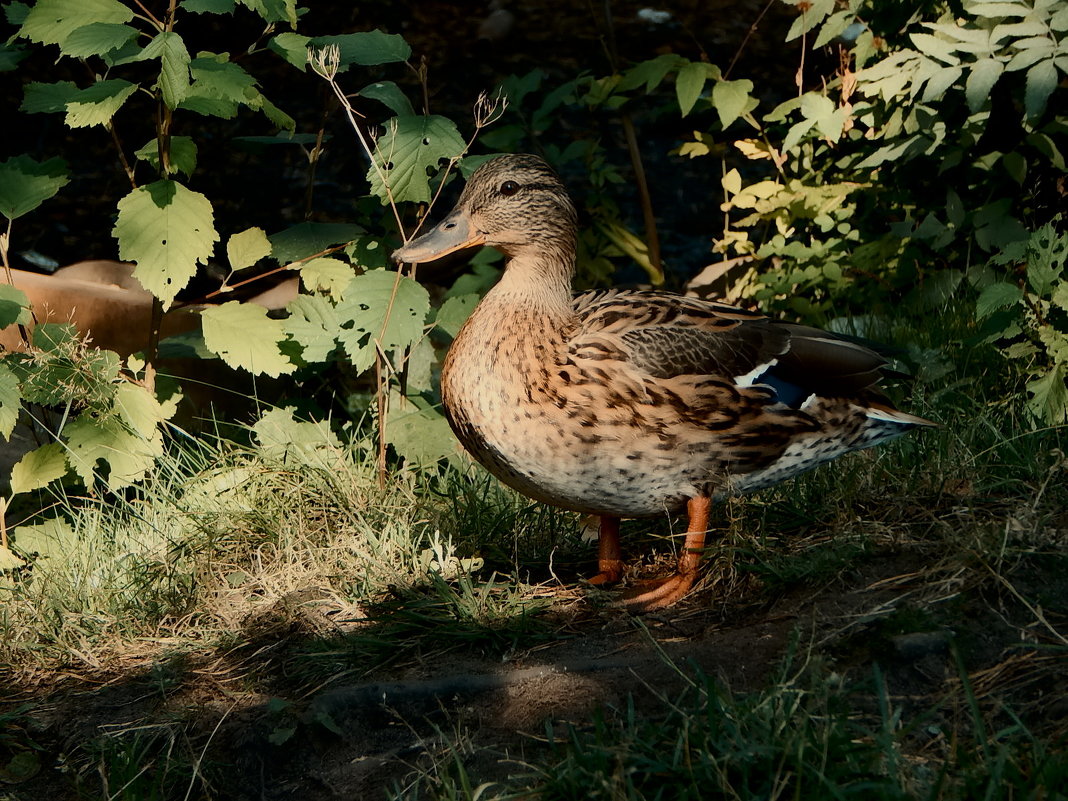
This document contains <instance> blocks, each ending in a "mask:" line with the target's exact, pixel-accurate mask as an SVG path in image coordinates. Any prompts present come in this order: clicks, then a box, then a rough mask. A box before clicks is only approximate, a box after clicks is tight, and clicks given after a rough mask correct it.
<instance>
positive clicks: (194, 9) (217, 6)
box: [182, 0, 235, 14]
mask: <svg viewBox="0 0 1068 801" xmlns="http://www.w3.org/2000/svg"><path fill="white" fill-rule="evenodd" d="M234 5H235V4H234V0H182V8H184V9H185V10H186V11H189V12H191V13H193V14H232V13H234Z"/></svg>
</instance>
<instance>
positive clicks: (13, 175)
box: [0, 156, 70, 220]
mask: <svg viewBox="0 0 1068 801" xmlns="http://www.w3.org/2000/svg"><path fill="white" fill-rule="evenodd" d="M69 180H70V178H68V171H67V162H65V161H63V159H60V158H53V159H49V160H48V161H45V162H38V161H34V160H33V159H32V158H30V157H29V156H12V157H11V158H9V159H7V160H6V161H0V214H3V215H4V216H5V217H7V218H8V219H9V220H16V219H18V218H19V217H21V216H22V215H23V214H27V213H29V212H31V211H33V210H34V209H36V208H37V207H38V206H40V205H41V204H42V203H44V202H45V201H46V200H48V199H49V198H50V197H52V196H53V195H55V194H56V192H58V191H59V190H60V189H62V188H63V187H64V186H66V185H67V182H68V181H69Z"/></svg>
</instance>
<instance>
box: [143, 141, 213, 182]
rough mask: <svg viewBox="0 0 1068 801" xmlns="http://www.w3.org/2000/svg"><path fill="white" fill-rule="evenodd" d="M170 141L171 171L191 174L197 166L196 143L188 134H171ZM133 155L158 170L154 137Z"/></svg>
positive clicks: (157, 146) (156, 147)
mask: <svg viewBox="0 0 1068 801" xmlns="http://www.w3.org/2000/svg"><path fill="white" fill-rule="evenodd" d="M170 141H171V157H170V163H171V172H172V173H175V172H181V173H185V174H186V175H192V174H193V171H194V170H196V168H197V152H198V151H197V143H196V142H194V141H193V139H192V138H191V137H188V136H172V137H171V140H170ZM134 156H136V157H137V158H139V159H141V160H142V161H147V162H148V163H149V164H151V165H152V168H153V169H154V170H156V171H157V172H158V171H159V144H158V143H157V142H156V140H155V139H153V140H152V141H150V142H149V143H148V144H146V145H145V146H144V147H142V148H141V149H140V150H138V151H136V152H135V153H134Z"/></svg>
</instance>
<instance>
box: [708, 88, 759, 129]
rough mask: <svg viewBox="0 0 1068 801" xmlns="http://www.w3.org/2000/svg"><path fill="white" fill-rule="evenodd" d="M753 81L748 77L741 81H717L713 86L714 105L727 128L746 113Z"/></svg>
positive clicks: (721, 121) (722, 123)
mask: <svg viewBox="0 0 1068 801" xmlns="http://www.w3.org/2000/svg"><path fill="white" fill-rule="evenodd" d="M752 91H753V82H752V81H750V80H748V79H744V78H743V79H742V80H739V81H716V83H715V85H714V86H713V87H712V105H713V107H714V108H715V109H716V113H717V114H719V121H720V124H721V125H722V126H723V127H724V128H727V127H728V126H730V124H731V123H732V122H734V121H735V120H736V119H738V118H739V117H740V116H742V114H744V113H745V112H746V110H747V108H748V106H749V102H750V99H751V98H750V96H749V94H750V92H752Z"/></svg>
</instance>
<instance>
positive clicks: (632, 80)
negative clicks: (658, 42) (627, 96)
mask: <svg viewBox="0 0 1068 801" xmlns="http://www.w3.org/2000/svg"><path fill="white" fill-rule="evenodd" d="M686 63H687V61H686V59H684V58H683V57H682V56H679V55H676V54H675V53H664V54H662V55H659V56H657V57H656V58H650V59H646V60H645V61H641V62H639V63H637V64H635V65H634V66H633V67H631V68H630V69H629V70H627V71H626V72H624V73H623V79H622V80H621V81H620V82H619V86H618V87H616V88H617V89H618V90H619V91H620V92H628V91H630V90H631V89H636V88H637V87H639V86H641V85H642V84H645V92H646V94H648V93H649V92H652V91H653V90H654V89H656V87H658V86H659V85H660V84H661V82H662V81H663V80H664V78H665V77H667V74H668V73H669V72H671V71H673V70H676V69H678V68H679V67H682V66H683V65H685V64H686Z"/></svg>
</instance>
